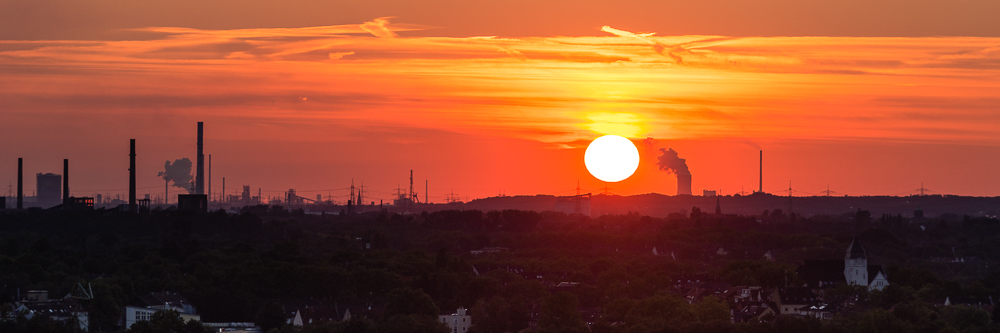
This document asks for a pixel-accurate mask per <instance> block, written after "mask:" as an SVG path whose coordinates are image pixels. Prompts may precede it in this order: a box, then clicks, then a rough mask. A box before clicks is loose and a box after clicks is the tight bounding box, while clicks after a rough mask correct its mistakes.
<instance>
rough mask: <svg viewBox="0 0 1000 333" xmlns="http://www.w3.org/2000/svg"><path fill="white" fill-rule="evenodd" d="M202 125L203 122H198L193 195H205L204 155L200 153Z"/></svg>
mask: <svg viewBox="0 0 1000 333" xmlns="http://www.w3.org/2000/svg"><path fill="white" fill-rule="evenodd" d="M203 125H204V123H203V122H200V121H199V122H198V170H197V174H196V175H195V178H194V184H195V185H194V186H195V189H194V194H205V154H204V152H203V151H202V135H203V134H204V131H203V129H204V127H203Z"/></svg>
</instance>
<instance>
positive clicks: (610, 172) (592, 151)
mask: <svg viewBox="0 0 1000 333" xmlns="http://www.w3.org/2000/svg"><path fill="white" fill-rule="evenodd" d="M583 163H584V164H585V165H586V166H587V171H590V174H591V175H594V177H597V179H600V180H603V181H606V182H619V181H622V180H625V179H626V178H628V177H629V176H632V174H633V173H635V170H636V169H637V168H639V150H638V149H636V148H635V144H633V143H632V141H629V139H626V138H624V137H621V136H617V135H605V136H602V137H599V138H597V139H594V141H592V142H591V143H590V145H589V146H587V151H586V152H585V153H584V154H583Z"/></svg>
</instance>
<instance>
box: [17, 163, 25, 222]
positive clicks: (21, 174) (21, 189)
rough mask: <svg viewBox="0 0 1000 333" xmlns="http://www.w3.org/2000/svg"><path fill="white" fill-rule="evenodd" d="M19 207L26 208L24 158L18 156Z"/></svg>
mask: <svg viewBox="0 0 1000 333" xmlns="http://www.w3.org/2000/svg"><path fill="white" fill-rule="evenodd" d="M17 209H24V159H23V158H20V157H18V158H17Z"/></svg>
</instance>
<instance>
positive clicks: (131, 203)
mask: <svg viewBox="0 0 1000 333" xmlns="http://www.w3.org/2000/svg"><path fill="white" fill-rule="evenodd" d="M129 145H130V149H129V154H128V159H129V168H128V210H129V211H130V212H135V211H138V210H139V207H137V206H136V205H135V139H129Z"/></svg>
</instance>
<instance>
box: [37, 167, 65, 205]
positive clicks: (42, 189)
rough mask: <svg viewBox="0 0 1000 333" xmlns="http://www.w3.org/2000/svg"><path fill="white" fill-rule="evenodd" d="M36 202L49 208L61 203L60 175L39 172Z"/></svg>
mask: <svg viewBox="0 0 1000 333" xmlns="http://www.w3.org/2000/svg"><path fill="white" fill-rule="evenodd" d="M35 177H36V180H37V181H38V187H37V189H38V192H37V194H36V195H35V196H37V202H36V204H38V205H39V206H41V207H42V208H49V207H52V206H55V205H58V204H60V203H62V176H61V175H57V174H54V173H39V174H37V175H36V176H35Z"/></svg>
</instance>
